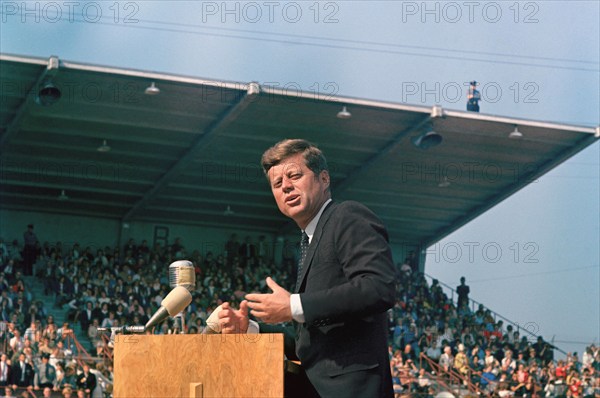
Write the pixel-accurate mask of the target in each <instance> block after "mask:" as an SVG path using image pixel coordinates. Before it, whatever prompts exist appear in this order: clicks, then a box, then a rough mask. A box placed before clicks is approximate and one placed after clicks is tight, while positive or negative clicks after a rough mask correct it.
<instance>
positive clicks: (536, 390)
mask: <svg viewBox="0 0 600 398" xmlns="http://www.w3.org/2000/svg"><path fill="white" fill-rule="evenodd" d="M32 231H33V228H28V232H30V233H32ZM29 239H30V240H29V242H30V243H29V244H30V245H31V241H32V240H31V236H30V237H29ZM217 247H220V248H222V249H217V250H214V252H212V251H207V252H205V253H201V252H200V251H199V250H195V249H194V250H188V249H187V248H186V246H185V244H184V242H183V241H182V239H180V238H177V239H176V240H175V241H174V243H172V244H168V245H160V244H154V245H152V246H149V244H148V242H147V241H146V240H142V241H139V242H137V241H136V240H134V239H129V240H128V242H127V243H126V244H125V245H124V246H123V247H109V246H106V247H103V248H95V249H92V248H90V247H80V246H79V244H77V243H75V244H73V245H72V246H70V247H66V245H65V246H64V247H63V245H62V244H61V243H60V242H56V243H54V244H50V243H43V244H42V243H40V242H39V241H37V239H36V244H35V249H34V251H33V253H34V257H33V258H35V262H34V263H33V264H32V265H31V272H32V273H33V274H34V275H35V276H36V277H37V278H39V281H40V283H43V286H44V292H43V294H44V296H43V297H35V298H33V297H32V294H31V292H30V291H28V289H27V286H26V284H25V282H24V281H25V279H24V278H23V277H22V272H23V271H25V270H28V269H29V268H27V267H24V266H23V261H24V259H23V247H20V246H19V242H18V241H17V240H15V241H14V242H13V243H12V244H11V245H10V246H9V247H7V245H6V244H4V242H3V241H2V240H1V239H0V291H1V297H0V310H1V319H0V343H1V344H2V345H1V347H2V354H3V355H2V362H1V363H0V385H4V386H7V388H11V387H12V388H14V387H17V388H19V387H22V388H26V389H27V388H28V390H25V391H26V392H27V393H28V394H29V395H28V396H32V395H34V394H35V393H34V392H35V391H36V389H40V390H43V389H46V388H47V389H49V390H52V391H55V392H60V393H62V394H63V395H64V396H70V395H67V394H73V395H76V394H79V395H80V396H88V397H90V396H94V397H95V396H102V394H103V393H107V394H108V393H110V384H111V381H112V366H111V363H110V361H107V360H106V358H109V357H110V344H109V343H108V344H107V341H106V339H103V338H102V335H101V334H100V333H99V332H98V327H117V326H121V325H143V324H145V323H146V321H147V320H148V319H149V317H150V316H151V315H152V314H154V312H156V310H157V309H158V308H159V306H160V302H161V301H162V299H163V298H164V297H165V296H166V295H167V294H168V292H169V291H170V290H171V288H170V286H169V280H168V266H169V264H170V263H171V262H173V261H176V260H179V259H187V260H190V261H191V262H192V263H193V265H194V267H195V273H196V286H195V288H194V289H193V292H192V296H193V300H192V303H191V304H190V306H188V308H187V309H186V311H185V321H184V323H183V325H182V324H180V323H178V322H176V321H174V320H172V319H171V320H169V321H167V322H164V323H163V324H162V325H161V327H159V328H157V329H156V330H155V331H154V333H157V334H167V333H178V332H180V330H179V329H180V328H181V327H184V328H185V332H186V333H188V334H192V333H201V332H202V330H203V329H204V328H205V327H206V324H205V319H207V317H208V315H209V314H210V313H211V312H212V310H213V309H214V308H216V306H218V305H219V304H221V303H222V302H224V301H230V302H232V303H233V304H234V305H236V304H237V303H239V301H241V299H242V298H243V297H244V296H245V294H246V293H247V292H251V291H261V292H266V291H267V290H268V288H267V287H266V284H265V278H266V277H267V276H271V277H273V279H274V280H276V281H277V282H278V283H279V284H280V285H282V286H284V287H288V288H291V287H292V285H293V283H294V280H293V275H295V269H294V266H295V265H294V264H295V262H296V261H295V255H296V247H295V245H294V244H293V243H289V244H287V243H286V244H285V245H284V250H283V258H282V259H281V261H280V262H279V261H278V262H277V264H276V263H275V262H274V261H273V254H272V248H271V247H270V246H269V243H268V242H267V241H266V239H265V237H264V236H261V237H260V238H259V239H258V240H257V241H256V242H254V241H253V239H252V238H251V237H246V238H245V239H244V240H243V241H240V240H239V238H238V236H237V235H236V234H232V235H231V236H230V237H229V239H227V240H226V241H225V242H223V244H220V245H215V246H213V248H217ZM30 250H31V249H30ZM28 256H32V254H31V252H30V253H29V254H28ZM457 290H458V291H457V293H458V297H459V301H460V306H459V307H458V308H457V306H456V305H455V304H454V303H453V301H452V300H451V299H450V298H449V297H448V296H447V295H446V294H445V293H444V291H443V289H442V287H441V286H440V284H439V283H438V282H437V281H436V280H433V281H432V282H431V283H428V282H427V280H426V278H425V276H424V275H423V274H422V273H419V272H418V270H417V267H416V265H415V259H414V255H413V256H410V257H408V258H407V259H406V261H405V262H404V263H403V264H401V265H399V266H398V278H397V302H396V305H395V307H394V308H392V309H391V310H390V311H389V323H390V345H389V347H390V366H391V369H392V373H393V376H394V383H395V386H394V388H395V391H396V393H397V395H398V396H406V395H422V396H424V397H425V396H430V395H434V393H435V392H436V391H437V390H436V388H435V386H437V385H438V384H440V383H446V384H451V383H452V382H454V383H455V384H456V380H458V383H459V384H464V385H465V388H466V387H476V388H477V389H478V391H480V393H481V394H484V395H489V396H498V397H501V398H505V397H510V396H515V397H526V398H530V397H535V396H537V397H542V396H543V397H546V398H554V397H557V398H560V397H565V398H566V397H568V398H579V397H585V398H590V397H594V398H600V385H599V378H598V371H599V366H600V365H599V363H600V350H598V348H596V347H594V346H590V347H589V348H588V349H586V351H585V353H584V355H583V356H582V358H581V360H580V359H579V357H578V356H577V354H572V355H571V354H570V355H568V356H567V359H566V360H561V361H555V360H554V347H553V346H552V345H550V344H548V343H547V342H545V341H544V340H543V339H542V338H541V337H540V338H538V339H537V340H535V339H534V340H532V337H530V336H527V335H524V336H521V335H520V330H518V329H517V330H515V329H513V326H512V325H504V324H503V322H502V321H501V320H499V321H496V320H495V319H494V316H493V314H492V312H491V311H490V310H488V309H486V308H484V307H483V306H479V307H478V308H472V307H471V306H470V303H469V300H468V287H467V288H466V289H465V282H464V280H461V286H460V287H459V288H458V289H457ZM45 305H46V306H53V307H56V308H66V309H67V310H68V312H67V317H66V319H65V320H64V321H65V322H64V323H62V326H60V327H59V326H58V325H56V324H55V323H54V319H53V317H52V316H51V315H48V309H47V308H46V307H45ZM71 324H72V325H73V327H74V328H80V330H81V331H82V333H83V334H84V335H85V336H87V340H88V341H81V343H83V344H84V346H85V347H86V348H87V349H88V350H89V351H90V352H91V353H92V355H94V356H96V357H97V358H99V360H98V361H97V362H96V363H95V364H93V365H92V366H91V368H90V367H89V365H88V364H85V363H78V362H77V361H76V355H74V351H76V349H75V347H73V344H72V336H73V329H72V328H71V327H70V325H71ZM80 335H81V333H80ZM22 358H23V362H25V363H27V364H29V368H27V366H26V365H24V366H23V367H21V362H22V361H21V359H22ZM102 359H104V360H102ZM8 363H10V364H11V365H6V366H5V364H8ZM17 368H18V369H17ZM4 369H7V371H6V372H7V374H6V375H5V374H4V373H3V372H4ZM21 369H30V371H29V372H27V370H25V373H26V374H28V375H29V377H27V378H26V379H27V380H23V377H21ZM450 373H452V374H454V375H458V378H456V377H455V379H451V378H450V376H449V374H450ZM17 374H18V377H17V376H16V375H17ZM5 376H6V377H5ZM440 378H441V379H440ZM82 380H83V381H82ZM92 382H93V383H92Z"/></svg>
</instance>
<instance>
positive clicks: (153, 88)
mask: <svg viewBox="0 0 600 398" xmlns="http://www.w3.org/2000/svg"><path fill="white" fill-rule="evenodd" d="M144 93H145V94H146V95H156V94H159V93H160V88H158V87H156V83H154V82H152V83H150V85H149V86H148V87H146V90H144Z"/></svg>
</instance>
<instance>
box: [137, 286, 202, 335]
mask: <svg viewBox="0 0 600 398" xmlns="http://www.w3.org/2000/svg"><path fill="white" fill-rule="evenodd" d="M191 302H192V294H191V293H190V292H189V291H188V290H187V289H186V288H185V287H183V286H176V287H175V288H174V289H173V290H171V292H170V293H169V294H167V296H166V297H165V298H164V299H163V301H162V302H161V303H160V308H159V309H158V311H156V312H155V313H154V315H152V318H150V320H149V321H148V323H146V326H145V328H146V330H149V329H151V328H153V327H154V326H156V325H158V324H159V323H161V322H162V321H164V320H165V319H167V318H168V317H169V316H175V315H177V314H179V313H180V312H181V311H183V309H184V308H185V307H187V306H188V305H189V304H190V303H191Z"/></svg>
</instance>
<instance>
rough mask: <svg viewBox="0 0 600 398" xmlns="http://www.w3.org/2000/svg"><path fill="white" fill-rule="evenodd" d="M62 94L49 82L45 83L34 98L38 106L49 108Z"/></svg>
mask: <svg viewBox="0 0 600 398" xmlns="http://www.w3.org/2000/svg"><path fill="white" fill-rule="evenodd" d="M61 95H62V93H61V92H60V90H59V89H58V87H56V86H55V85H54V83H52V82H51V81H50V80H47V81H45V82H44V83H43V84H42V85H41V87H40V90H39V91H38V93H37V96H36V97H35V102H36V103H37V104H38V105H42V106H50V105H54V104H55V103H57V102H58V100H59V99H60V97H61Z"/></svg>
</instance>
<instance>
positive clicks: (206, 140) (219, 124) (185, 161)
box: [122, 83, 260, 222]
mask: <svg viewBox="0 0 600 398" xmlns="http://www.w3.org/2000/svg"><path fill="white" fill-rule="evenodd" d="M259 93H260V86H259V85H258V84H257V83H250V84H249V85H248V88H247V91H246V94H245V95H244V96H243V97H242V98H240V100H239V101H238V102H237V103H235V104H233V105H231V106H230V107H229V108H228V109H227V110H226V111H225V112H224V113H223V114H222V115H221V116H220V117H219V118H218V119H217V120H216V121H215V122H214V123H213V124H211V125H210V126H209V127H208V129H207V130H206V131H205V132H204V134H202V135H201V136H200V137H199V138H198V139H196V141H195V142H194V143H193V144H192V145H191V146H190V148H189V149H188V150H187V151H186V152H185V153H184V154H183V156H181V158H180V159H179V161H177V162H176V163H175V164H174V165H173V166H172V167H171V168H170V169H169V170H167V172H166V173H165V174H164V175H163V176H162V177H161V178H160V179H159V180H158V181H157V182H156V184H155V185H154V187H152V188H151V189H150V190H149V191H148V192H146V194H144V196H143V197H142V198H141V199H140V200H139V201H138V202H137V203H136V204H135V205H133V207H132V208H131V209H130V210H129V211H128V212H127V213H126V214H125V215H124V216H123V219H122V222H127V221H129V220H131V219H132V218H133V217H134V216H135V215H136V213H138V212H139V211H140V210H141V209H142V208H143V207H144V206H146V204H147V203H148V202H149V201H150V200H152V199H153V198H155V197H156V196H157V195H158V194H159V193H160V191H162V190H163V189H164V188H165V187H166V186H167V185H168V184H169V182H171V181H172V180H173V178H175V177H177V176H178V175H180V174H181V173H182V172H183V171H184V170H185V168H186V167H187V166H188V165H189V164H190V163H191V162H193V161H194V159H195V157H196V155H197V154H198V153H199V152H200V151H201V150H202V149H203V148H205V147H206V146H207V145H208V144H210V143H211V142H212V140H213V139H214V138H215V137H216V136H217V135H218V133H220V132H221V131H223V130H224V129H225V128H226V127H227V126H229V125H230V124H231V123H232V122H233V121H234V120H236V119H237V117H238V116H239V115H240V114H241V113H242V112H243V111H244V110H245V109H246V108H247V107H248V105H249V104H250V103H251V102H252V101H253V100H254V98H255V97H256V96H257V95H259Z"/></svg>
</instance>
